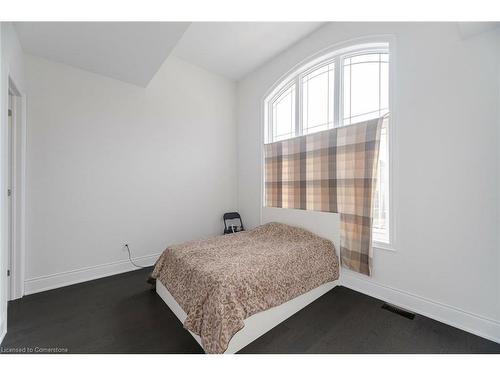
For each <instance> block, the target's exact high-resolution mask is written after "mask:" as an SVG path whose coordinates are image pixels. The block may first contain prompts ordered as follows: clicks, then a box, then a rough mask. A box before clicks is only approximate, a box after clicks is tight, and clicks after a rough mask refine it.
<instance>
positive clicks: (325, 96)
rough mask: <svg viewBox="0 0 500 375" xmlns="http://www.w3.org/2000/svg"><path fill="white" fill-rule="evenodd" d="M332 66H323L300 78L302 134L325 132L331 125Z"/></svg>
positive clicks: (333, 76) (333, 75)
mask: <svg viewBox="0 0 500 375" xmlns="http://www.w3.org/2000/svg"><path fill="white" fill-rule="evenodd" d="M334 79H335V74H334V65H333V64H329V65H325V66H323V67H321V68H319V69H316V70H314V71H312V72H311V73H309V74H308V75H306V76H304V77H303V78H302V90H303V91H302V128H303V133H304V134H308V133H314V132H317V131H320V130H326V129H328V128H329V127H332V125H333V90H334Z"/></svg>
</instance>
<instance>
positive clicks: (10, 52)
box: [0, 22, 25, 342]
mask: <svg viewBox="0 0 500 375" xmlns="http://www.w3.org/2000/svg"><path fill="white" fill-rule="evenodd" d="M0 34H1V37H0V50H1V54H0V63H1V69H0V75H1V76H0V116H1V117H0V126H1V129H0V153H1V161H2V162H1V168H0V171H1V173H0V192H1V194H0V208H1V210H0V212H1V216H0V342H1V340H2V339H3V335H4V334H5V332H6V328H7V326H6V324H7V295H8V294H7V286H8V285H7V284H8V283H7V259H8V256H7V250H8V242H7V239H8V237H7V230H8V210H7V194H5V192H6V191H7V166H8V165H7V109H8V90H9V76H10V77H11V78H12V79H14V81H15V83H16V85H17V88H18V89H19V90H21V91H24V86H25V82H24V61H23V52H22V49H21V46H20V44H19V40H18V39H17V35H16V33H15V31H14V29H13V27H12V25H11V24H10V23H6V22H2V23H1V26H0Z"/></svg>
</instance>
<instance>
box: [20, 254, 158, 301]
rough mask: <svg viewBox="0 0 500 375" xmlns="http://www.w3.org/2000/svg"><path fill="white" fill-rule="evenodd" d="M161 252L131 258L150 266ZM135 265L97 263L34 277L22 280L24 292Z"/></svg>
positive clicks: (102, 275) (100, 275)
mask: <svg viewBox="0 0 500 375" xmlns="http://www.w3.org/2000/svg"><path fill="white" fill-rule="evenodd" d="M160 254H161V253H158V254H152V255H145V256H140V257H136V258H132V260H133V261H134V263H137V264H139V265H141V266H152V265H153V264H154V263H155V262H156V260H157V259H158V258H159V257H160ZM136 269H137V267H135V266H134V265H132V264H130V262H129V260H128V259H126V260H120V261H117V262H112V263H106V264H99V265H96V266H91V267H85V268H80V269H76V270H72V271H65V272H60V273H55V274H52V275H47V276H40V277H34V278H32V279H28V280H26V281H25V282H24V293H25V294H33V293H38V292H43V291H45V290H50V289H56V288H60V287H63V286H67V285H72V284H78V283H81V282H84V281H90V280H95V279H99V278H101V277H106V276H111V275H116V274H119V273H123V272H128V271H134V270H136Z"/></svg>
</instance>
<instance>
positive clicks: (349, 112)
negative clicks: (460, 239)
mask: <svg viewBox="0 0 500 375" xmlns="http://www.w3.org/2000/svg"><path fill="white" fill-rule="evenodd" d="M342 73H343V85H342V87H343V90H342V98H341V100H342V103H343V106H342V108H343V111H344V112H343V116H342V123H343V124H344V125H350V124H354V123H356V122H361V121H365V120H369V119H372V118H377V117H380V116H382V115H384V114H385V113H387V112H388V110H389V59H388V54H387V53H367V54H364V55H356V56H350V57H348V58H344V59H343V71H342ZM388 139H389V136H388V120H387V119H386V120H384V123H383V126H382V133H381V140H380V155H379V168H378V175H377V186H376V192H375V199H374V202H373V240H374V241H377V242H385V243H388V242H389V142H388Z"/></svg>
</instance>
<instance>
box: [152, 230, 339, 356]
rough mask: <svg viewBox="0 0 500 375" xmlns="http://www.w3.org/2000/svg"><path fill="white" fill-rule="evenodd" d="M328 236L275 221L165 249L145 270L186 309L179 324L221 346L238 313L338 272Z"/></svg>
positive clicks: (206, 343) (211, 347)
mask: <svg viewBox="0 0 500 375" xmlns="http://www.w3.org/2000/svg"><path fill="white" fill-rule="evenodd" d="M338 275H339V265H338V258H337V255H336V254H335V248H334V246H333V244H332V242H330V241H328V240H326V239H324V238H321V237H318V236H317V235H315V234H313V233H311V232H309V231H306V230H304V229H300V228H296V227H292V226H289V225H285V224H280V223H268V224H264V225H262V226H260V227H258V228H255V229H253V230H249V231H246V232H239V233H234V234H229V235H225V236H218V237H213V238H209V239H206V240H200V241H190V242H186V243H184V244H181V245H175V246H171V247H169V248H167V249H166V250H165V251H164V252H163V254H162V255H161V256H160V258H159V259H158V261H157V262H156V265H155V268H154V271H153V273H152V277H153V278H156V279H159V280H160V282H161V283H162V284H163V285H164V286H165V287H166V288H167V289H168V291H169V292H170V294H172V296H173V297H174V298H175V300H176V301H177V303H178V304H179V305H180V306H181V307H182V309H183V310H184V311H185V312H186V314H187V318H186V320H185V321H184V328H186V329H188V330H190V331H192V332H194V333H195V334H197V335H199V336H200V337H201V342H202V345H203V348H204V350H205V352H207V353H223V352H224V351H225V350H226V349H227V346H228V344H229V341H230V340H231V338H232V337H233V336H234V334H235V333H236V332H238V331H239V330H240V329H242V328H243V327H244V326H245V324H244V319H246V318H248V317H249V316H251V315H253V314H255V313H258V312H260V311H264V310H267V309H270V308H272V307H275V306H278V305H281V304H282V303H284V302H287V301H289V300H291V299H293V298H295V297H297V296H299V295H301V294H304V293H306V292H308V291H310V290H312V289H314V288H316V287H318V286H320V285H322V284H324V283H326V282H329V281H334V280H336V279H338Z"/></svg>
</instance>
